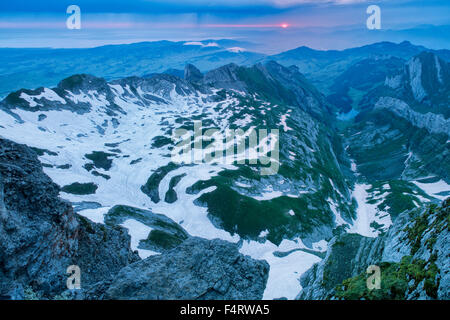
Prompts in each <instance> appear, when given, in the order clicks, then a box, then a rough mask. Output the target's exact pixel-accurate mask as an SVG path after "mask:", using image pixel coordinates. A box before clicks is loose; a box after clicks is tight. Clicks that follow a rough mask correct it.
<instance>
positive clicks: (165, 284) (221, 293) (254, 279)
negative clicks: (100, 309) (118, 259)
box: [106, 237, 269, 300]
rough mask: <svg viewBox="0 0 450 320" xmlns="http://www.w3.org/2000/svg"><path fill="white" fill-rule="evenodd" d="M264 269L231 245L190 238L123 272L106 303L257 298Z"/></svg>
mask: <svg viewBox="0 0 450 320" xmlns="http://www.w3.org/2000/svg"><path fill="white" fill-rule="evenodd" d="M268 272H269V265H268V263H267V262H265V261H255V260H253V259H251V258H249V257H246V256H243V255H241V254H240V253H239V251H238V247H237V245H236V244H232V243H229V242H226V241H223V240H218V239H216V240H205V239H201V238H195V237H191V238H189V239H187V240H186V241H184V242H183V243H182V244H181V245H179V246H177V247H176V248H174V249H172V250H170V251H167V252H166V253H165V254H163V255H156V256H151V257H148V258H147V259H145V260H143V261H140V262H136V263H134V264H131V265H129V266H127V267H125V268H123V269H122V270H121V271H120V273H119V274H118V275H117V277H116V279H115V280H114V281H113V282H112V284H111V286H110V287H109V289H108V291H107V294H106V296H107V298H110V299H181V300H207V299H261V298H262V295H263V292H264V288H265V286H266V282H267V278H268Z"/></svg>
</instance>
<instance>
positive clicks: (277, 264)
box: [0, 40, 450, 300]
mask: <svg viewBox="0 0 450 320" xmlns="http://www.w3.org/2000/svg"><path fill="white" fill-rule="evenodd" d="M211 43H212V42H211V41H203V42H186V43H181V42H180V43H179V42H176V43H175V42H168V41H165V42H158V43H143V44H133V45H120V46H108V47H101V48H96V49H83V50H85V53H83V52H82V51H83V50H81V51H80V52H79V54H80V56H79V57H80V59H81V60H82V61H83V64H79V65H78V66H77V67H76V68H75V69H76V70H77V71H80V72H79V73H78V72H73V74H71V75H68V74H67V73H68V72H69V71H68V70H72V69H73V68H71V67H70V66H69V67H68V64H69V65H70V64H71V63H72V62H73V61H71V60H70V59H68V60H64V59H63V56H64V55H67V54H69V55H70V54H75V53H72V52H71V51H70V50H69V51H58V54H55V55H54V56H55V57H57V58H55V59H56V60H54V61H51V62H49V63H50V64H51V65H53V66H54V68H55V72H60V73H58V74H56V75H55V74H52V75H51V77H50V76H49V77H46V76H44V75H42V76H39V74H41V73H43V72H44V73H45V72H47V71H48V70H47V69H46V68H47V67H42V64H38V61H41V62H43V61H44V62H45V61H46V60H45V59H44V58H43V57H44V56H45V52H47V51H48V50H51V49H42V50H41V49H39V50H40V51H39V50H38V49H36V50H34V51H36V52H37V53H36V52H35V53H33V52H34V51H33V50H31V49H29V50H28V49H14V50H12V49H1V50H0V57H1V58H2V59H3V60H7V61H13V60H14V59H12V58H11V57H16V58H17V59H20V60H21V61H28V62H27V63H23V65H21V66H20V67H19V66H17V68H16V69H14V66H11V67H8V68H10V70H9V71H10V72H11V75H13V76H11V82H10V83H8V77H7V76H3V78H2V82H3V83H4V85H2V90H4V91H5V90H9V89H10V88H14V87H15V86H17V85H18V83H22V82H26V83H31V84H32V86H31V87H32V88H35V87H37V89H20V90H17V91H12V92H11V93H9V94H5V97H4V99H3V100H2V101H1V102H0V295H1V296H2V297H3V298H5V299H187V300H191V299H361V298H364V299H450V259H449V254H450V234H449V230H450V226H449V222H450V200H449V199H448V197H449V196H450V138H449V135H450V119H449V117H450V106H449V101H450V63H449V60H450V52H449V51H448V50H428V49H427V48H424V47H420V46H415V45H413V44H411V43H409V42H402V43H400V44H395V43H389V42H382V43H375V44H373V45H368V46H364V47H360V48H352V49H347V50H343V51H318V50H313V49H309V48H306V47H301V48H298V49H295V50H291V51H288V52H284V53H281V54H278V55H275V56H265V55H263V54H258V53H253V52H251V51H249V50H247V49H244V48H241V47H237V45H240V46H245V43H234V42H233V41H231V40H223V41H215V42H214V45H211ZM8 50H9V51H8ZM27 50H28V51H27ZM46 50H47V51H46ZM84 54H85V55H84ZM8 55H10V56H8ZM83 55H84V56H83ZM105 56H108V57H109V60H107V61H104V59H103V58H104V57H105ZM124 56H129V57H130V59H128V60H127V61H128V62H127V63H126V64H125V65H123V66H122V67H120V66H117V64H115V63H114V61H115V60H117V59H119V57H120V59H122V60H123V59H124ZM83 59H84V60H83ZM81 60H80V61H81ZM94 60H95V61H104V62H102V65H103V67H101V68H100V67H99V68H97V67H96V65H95V63H94V62H92V61H94ZM33 61H34V62H33ZM63 61H69V62H63ZM165 61H172V62H173V65H171V64H169V63H165ZM134 62H136V63H134ZM64 63H65V64H64ZM38 66H39V68H40V73H34V71H33V70H34V69H33V68H37V67H38ZM113 66H114V67H113ZM182 66H184V71H183V70H182V69H181V68H182ZM197 66H198V67H199V69H198V68H197ZM2 68H7V66H5V65H3V66H2ZM27 68H28V69H27ZM21 70H25V71H24V72H29V73H33V74H35V75H37V76H36V78H29V79H28V80H27V81H28V82H27V81H25V80H24V81H22V80H21V81H22V82H20V81H19V82H17V81H16V80H17V79H19V78H20V79H24V78H26V77H19V75H20V72H21ZM45 70H46V71H45ZM58 70H59V71H58ZM165 70H167V71H165ZM161 72H162V73H161ZM6 73H7V72H6V71H5V72H3V74H6ZM135 74H137V75H138V76H136V75H135ZM59 76H61V77H60V79H62V80H61V81H60V82H59V83H58V84H57V85H52V83H53V81H54V79H55V78H57V77H59ZM63 78H64V79H63ZM40 79H42V83H38V82H39V80H40ZM40 85H41V87H39V86H40ZM14 90H15V89H14ZM200 121H201V123H202V125H203V130H204V131H206V130H208V129H216V132H217V134H219V135H220V134H223V135H225V136H226V134H227V132H228V131H229V130H231V129H233V130H236V129H241V130H242V131H243V132H245V133H248V132H250V131H251V130H252V129H268V131H269V132H270V130H272V129H278V130H279V135H278V136H276V137H275V136H273V135H272V136H269V137H268V139H269V138H270V139H269V140H272V142H273V139H275V140H276V141H275V144H276V145H278V146H279V155H278V158H277V159H276V160H275V159H272V161H275V162H276V166H277V170H276V171H275V172H274V174H269V175H262V174H261V170H263V169H264V165H263V164H260V163H256V164H254V163H253V162H251V161H227V162H225V163H222V162H204V163H197V162H196V163H184V162H175V161H173V155H174V154H178V153H179V152H180V145H179V141H178V140H177V139H173V136H174V133H175V132H176V131H177V130H178V129H184V130H185V131H186V132H187V134H188V135H190V134H192V133H193V132H194V129H195V128H194V127H195V124H196V123H197V122H200ZM265 142H266V140H264V141H259V145H258V149H261V148H263V147H265V146H267V145H266V144H265ZM192 144H193V145H194V144H195V141H193V142H192ZM201 147H202V148H203V149H206V150H208V148H213V149H214V150H215V151H214V152H215V153H216V154H217V153H218V152H220V153H222V154H225V152H226V151H227V148H229V146H222V147H220V146H219V147H218V146H217V145H215V144H213V143H211V144H209V145H208V144H205V141H203V144H202V145H201ZM271 147H273V144H271ZM193 148H194V149H195V145H194V147H193ZM233 148H234V146H233ZM235 151H236V150H235ZM252 151H253V150H250V147H249V146H247V147H246V148H244V149H238V150H237V152H235V155H234V158H233V159H231V160H237V159H245V156H246V155H248V154H249V153H251V152H252ZM270 152H271V154H272V155H273V152H274V149H270V150H269V153H270ZM70 265H76V266H79V268H80V271H81V289H78V290H69V289H67V287H66V280H67V278H68V274H66V270H67V268H68V266H70ZM370 265H377V266H379V267H380V268H381V288H380V289H378V290H369V289H368V288H367V286H366V278H367V274H366V269H367V268H368V267H369V266H370Z"/></svg>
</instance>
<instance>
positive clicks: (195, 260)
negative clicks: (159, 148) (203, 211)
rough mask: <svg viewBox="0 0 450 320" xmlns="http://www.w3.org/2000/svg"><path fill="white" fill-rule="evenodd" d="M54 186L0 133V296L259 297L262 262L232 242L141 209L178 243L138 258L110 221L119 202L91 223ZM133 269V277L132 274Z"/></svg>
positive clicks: (264, 272)
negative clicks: (194, 232)
mask: <svg viewBox="0 0 450 320" xmlns="http://www.w3.org/2000/svg"><path fill="white" fill-rule="evenodd" d="M59 192H60V188H59V186H58V185H56V184H55V183H53V182H52V181H51V179H50V178H49V177H48V176H47V175H45V174H44V173H43V171H42V165H41V163H40V162H39V161H38V159H37V154H36V152H35V151H33V150H32V149H30V148H29V147H27V146H25V145H19V144H16V143H14V142H11V141H9V140H5V139H0V296H1V297H2V298H4V299H24V298H29V292H30V290H31V292H33V295H34V297H35V298H42V299H51V298H54V297H56V296H59V295H61V294H62V293H64V294H65V297H66V298H78V299H79V298H82V299H102V298H114V299H115V298H125V299H170V298H175V297H178V295H180V297H181V298H183V297H184V298H186V299H201V298H225V299H238V298H249V299H258V298H261V297H262V293H263V291H264V288H265V284H266V282H267V276H268V269H269V267H268V264H267V263H266V262H261V261H255V260H252V259H251V258H249V257H245V256H243V255H241V254H239V252H238V249H237V246H236V245H235V244H231V243H226V242H224V241H219V240H213V241H209V240H205V239H200V238H191V237H190V236H189V235H188V234H187V233H186V232H185V231H184V230H183V229H182V228H180V227H179V226H177V225H176V224H175V223H174V222H173V221H171V220H170V219H168V218H166V217H164V216H156V215H153V217H152V216H151V215H147V216H145V215H143V218H145V219H147V220H151V222H152V223H154V224H155V225H159V228H160V229H161V228H162V229H164V230H158V231H159V233H158V235H159V238H158V239H159V240H161V234H164V235H166V238H165V239H166V240H167V239H168V238H167V237H169V238H170V239H174V238H175V236H177V237H178V238H179V240H180V242H181V243H182V244H181V245H180V246H179V247H177V248H175V249H173V250H169V251H167V253H166V254H164V255H157V256H154V257H151V258H148V259H147V260H142V261H140V260H141V259H140V258H139V256H138V255H137V252H136V251H134V252H133V251H132V250H131V249H130V236H129V235H128V233H127V231H126V229H125V228H123V227H121V226H119V225H118V223H120V222H121V221H122V220H123V218H124V217H123V216H122V215H121V214H123V212H124V209H123V208H113V210H112V211H111V212H110V214H109V216H108V219H109V220H108V223H106V224H98V223H93V222H91V221H89V220H87V219H86V218H84V217H82V216H79V215H78V214H76V213H74V211H73V209H72V206H71V205H70V204H69V203H68V202H65V201H63V200H61V199H60V198H59V197H58V194H59ZM128 209H129V210H131V208H128ZM133 212H134V211H133ZM139 213H141V214H142V212H139ZM121 219H122V220H121ZM178 238H177V239H178ZM186 239H187V240H186ZM151 240H154V239H153V238H151V237H149V239H148V240H147V242H148V244H149V245H151V248H152V249H155V247H158V246H157V245H156V244H155V243H154V242H152V241H151ZM184 240H186V241H184ZM183 241H184V242H183ZM180 242H176V243H173V242H172V243H170V244H171V246H169V247H170V248H173V247H176V246H177V245H179V244H180ZM157 244H159V248H161V250H160V251H164V250H166V249H168V248H169V247H168V246H166V245H167V241H166V242H164V241H162V242H161V241H159V242H157ZM139 261H140V262H141V263H140V262H139ZM132 263H134V264H132ZM130 264H131V265H130ZM70 265H77V266H79V267H80V270H81V286H82V290H81V291H70V292H69V291H67V290H66V280H67V278H68V276H69V275H68V274H66V269H67V267H68V266H70ZM127 265H129V267H128V268H125V269H124V267H125V266H127ZM122 269H123V270H122ZM121 270H122V271H121ZM119 271H120V274H119ZM137 272H140V276H139V277H135V276H136V273H137ZM139 279H140V280H139ZM162 279H164V281H163V280H162ZM138 283H139V284H140V285H141V287H138ZM111 284H112V285H111ZM110 286H111V287H110ZM108 288H109V289H108ZM199 290H200V291H202V290H203V291H202V292H200V291H199ZM106 291H107V292H108V295H107V296H105V292H106ZM194 291H195V292H194Z"/></svg>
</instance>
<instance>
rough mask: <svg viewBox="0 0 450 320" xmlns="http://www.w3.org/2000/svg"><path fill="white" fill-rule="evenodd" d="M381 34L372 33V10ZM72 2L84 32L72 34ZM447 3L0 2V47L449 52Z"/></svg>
mask: <svg viewBox="0 0 450 320" xmlns="http://www.w3.org/2000/svg"><path fill="white" fill-rule="evenodd" d="M373 4H375V5H378V6H379V7H380V9H381V29H380V30H368V29H367V27H366V20H367V18H368V17H369V15H368V14H367V13H366V9H367V7H368V6H369V5H373ZM69 5H77V6H79V7H80V9H81V29H80V30H69V29H67V27H66V19H67V18H68V17H69V14H67V13H66V9H67V7H68V6H69ZM449 28H450V1H449V0H422V1H417V0H370V1H367V0H315V1H313V0H210V1H206V0H179V1H178V0H156V1H151V0H126V1H118V0H97V1H95V0H70V1H66V0H41V1H37V0H28V1H26V0H14V1H9V0H8V1H1V2H0V47H54V48H67V47H94V46H99V45H105V44H120V43H132V42H139V41H155V40H176V41H187V40H203V39H221V38H231V39H238V40H243V41H248V42H252V43H254V48H252V49H254V50H257V51H260V52H264V53H276V52H281V51H283V50H287V49H292V48H295V47H298V46H300V45H307V46H310V47H313V48H316V49H344V48H348V47H355V46H359V45H364V44H369V43H373V42H377V41H394V42H400V41H403V40H409V41H411V42H413V43H416V44H422V45H425V46H428V47H430V48H434V49H439V48H449V47H450V40H449V38H450V37H448V36H447V35H448V34H449V33H448V31H449V30H450V29H449Z"/></svg>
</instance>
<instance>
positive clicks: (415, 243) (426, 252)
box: [297, 199, 450, 300]
mask: <svg viewBox="0 0 450 320" xmlns="http://www.w3.org/2000/svg"><path fill="white" fill-rule="evenodd" d="M449 217H450V199H447V200H446V201H444V202H443V203H442V205H441V206H435V205H430V206H428V207H426V208H424V209H416V210H413V211H407V212H404V213H403V214H401V215H400V216H399V217H398V218H397V219H396V221H395V223H394V224H393V225H392V226H391V228H390V229H389V231H388V232H387V233H386V234H384V235H382V236H380V237H378V238H366V237H363V236H360V235H357V234H348V233H346V234H342V235H339V236H336V237H335V238H333V240H332V241H331V242H330V247H329V249H328V252H327V255H326V258H325V259H324V260H322V261H321V262H320V263H318V264H316V265H314V266H313V267H312V268H311V269H310V270H309V271H308V272H306V273H305V274H304V275H303V276H302V277H301V280H300V281H301V284H302V287H303V290H302V291H301V292H300V294H299V296H298V297H297V298H298V299H307V300H309V299H319V300H322V299H350V300H353V299H408V300H415V299H426V300H429V299H449V298H450V263H449V261H450V260H449V257H450V241H449V240H450V226H449ZM370 265H377V266H379V267H380V270H381V288H380V289H373V290H369V289H368V288H367V286H366V279H367V277H368V276H369V275H367V274H366V269H367V267H369V266H370Z"/></svg>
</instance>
